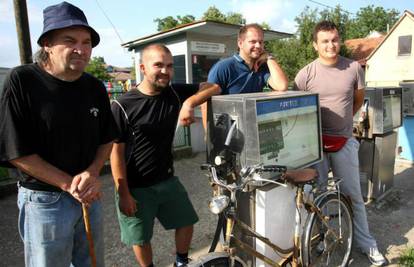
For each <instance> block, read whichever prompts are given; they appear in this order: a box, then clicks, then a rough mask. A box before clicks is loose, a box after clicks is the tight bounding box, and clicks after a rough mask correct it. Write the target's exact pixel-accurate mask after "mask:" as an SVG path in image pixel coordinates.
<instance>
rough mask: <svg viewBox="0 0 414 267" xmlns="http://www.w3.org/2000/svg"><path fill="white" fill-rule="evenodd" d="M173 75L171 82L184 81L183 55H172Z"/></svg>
mask: <svg viewBox="0 0 414 267" xmlns="http://www.w3.org/2000/svg"><path fill="white" fill-rule="evenodd" d="M173 64H174V76H173V79H172V82H174V83H186V81H187V79H186V77H185V55H178V56H173Z"/></svg>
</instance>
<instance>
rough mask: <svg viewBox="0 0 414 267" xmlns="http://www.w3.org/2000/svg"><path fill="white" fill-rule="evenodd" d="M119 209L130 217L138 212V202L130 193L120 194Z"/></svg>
mask: <svg viewBox="0 0 414 267" xmlns="http://www.w3.org/2000/svg"><path fill="white" fill-rule="evenodd" d="M119 209H120V210H121V212H122V213H123V214H125V215H126V216H128V217H132V216H134V214H135V212H137V210H138V209H137V203H136V201H135V199H134V198H133V197H132V196H131V194H130V193H124V194H119Z"/></svg>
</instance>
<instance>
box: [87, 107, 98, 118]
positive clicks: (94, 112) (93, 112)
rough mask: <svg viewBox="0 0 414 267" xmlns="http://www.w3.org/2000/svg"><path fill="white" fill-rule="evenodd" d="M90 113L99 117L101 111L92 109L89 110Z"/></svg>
mask: <svg viewBox="0 0 414 267" xmlns="http://www.w3.org/2000/svg"><path fill="white" fill-rule="evenodd" d="M89 113H91V114H92V115H93V116H94V117H98V114H99V109H97V108H95V107H94V108H90V109H89Z"/></svg>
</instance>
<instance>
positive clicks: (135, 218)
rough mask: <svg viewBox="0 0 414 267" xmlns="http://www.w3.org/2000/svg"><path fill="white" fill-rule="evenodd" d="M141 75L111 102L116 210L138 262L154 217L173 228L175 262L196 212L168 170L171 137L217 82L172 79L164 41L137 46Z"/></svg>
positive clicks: (147, 251) (146, 261)
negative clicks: (115, 135)
mask: <svg viewBox="0 0 414 267" xmlns="http://www.w3.org/2000/svg"><path fill="white" fill-rule="evenodd" d="M140 69H141V72H142V73H143V75H144V79H143V81H142V82H141V83H140V84H139V85H138V86H137V88H136V89H132V90H130V91H128V92H127V93H126V94H124V95H123V96H122V97H120V98H119V99H118V102H114V103H112V112H113V114H114V117H115V121H116V122H117V124H118V128H119V131H120V133H121V134H120V138H119V139H118V140H117V141H116V143H115V144H114V147H113V149H112V153H111V168H112V174H113V177H114V182H115V186H116V189H117V194H116V197H117V205H116V206H117V210H118V218H119V223H120V227H121V238H122V241H123V242H124V243H126V244H127V245H130V246H132V247H133V250H134V253H135V256H136V259H137V261H138V263H139V264H140V265H141V266H143V267H147V266H152V265H153V264H152V248H151V244H150V241H151V237H152V231H153V224H154V219H155V217H156V218H158V220H159V221H160V222H161V224H162V225H163V226H164V228H165V229H167V230H168V229H175V230H176V232H175V241H176V252H177V258H176V262H175V264H176V265H177V266H181V265H183V264H186V263H188V249H189V246H190V243H191V238H192V233H193V224H194V223H196V222H197V221H198V217H197V214H196V212H195V211H194V208H193V206H192V204H191V202H190V200H189V198H188V195H187V192H186V191H185V189H184V187H183V186H182V185H181V183H180V182H179V181H178V178H177V177H175V176H174V169H173V158H172V143H173V139H174V133H175V129H176V125H177V121H178V122H179V123H180V124H181V125H189V124H191V123H192V122H193V121H194V112H193V109H194V107H196V106H198V105H199V104H201V103H202V102H204V101H206V100H207V99H208V98H209V97H211V96H212V95H214V94H219V93H220V88H219V87H218V86H217V85H210V84H203V85H202V86H200V89H199V88H198V86H194V85H185V84H173V85H170V81H171V78H172V75H173V59H172V55H171V52H170V51H169V50H168V48H167V47H165V46H164V45H161V44H154V45H150V46H148V47H146V48H145V49H144V50H143V52H142V64H140Z"/></svg>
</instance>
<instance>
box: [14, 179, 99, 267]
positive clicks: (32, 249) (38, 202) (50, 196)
mask: <svg viewBox="0 0 414 267" xmlns="http://www.w3.org/2000/svg"><path fill="white" fill-rule="evenodd" d="M17 205H18V207H19V233H20V237H21V238H22V240H23V242H24V254H25V262H26V266H28V267H56V266H62V267H65V266H76V267H78V266H80V267H83V266H85V267H86V266H91V259H90V256H89V244H88V240H87V238H86V232H85V225H84V222H83V214H82V206H81V204H80V203H79V202H78V201H77V200H75V199H74V198H73V197H72V196H71V195H70V194H68V193H66V192H46V191H36V190H30V189H27V188H24V187H21V186H19V193H18V200H17ZM89 219H90V224H91V231H92V236H93V239H94V246H95V254H96V260H97V266H99V267H100V266H104V257H103V255H104V254H103V249H104V246H103V221H102V207H101V202H100V201H95V202H94V203H93V204H92V205H91V206H90V207H89Z"/></svg>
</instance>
